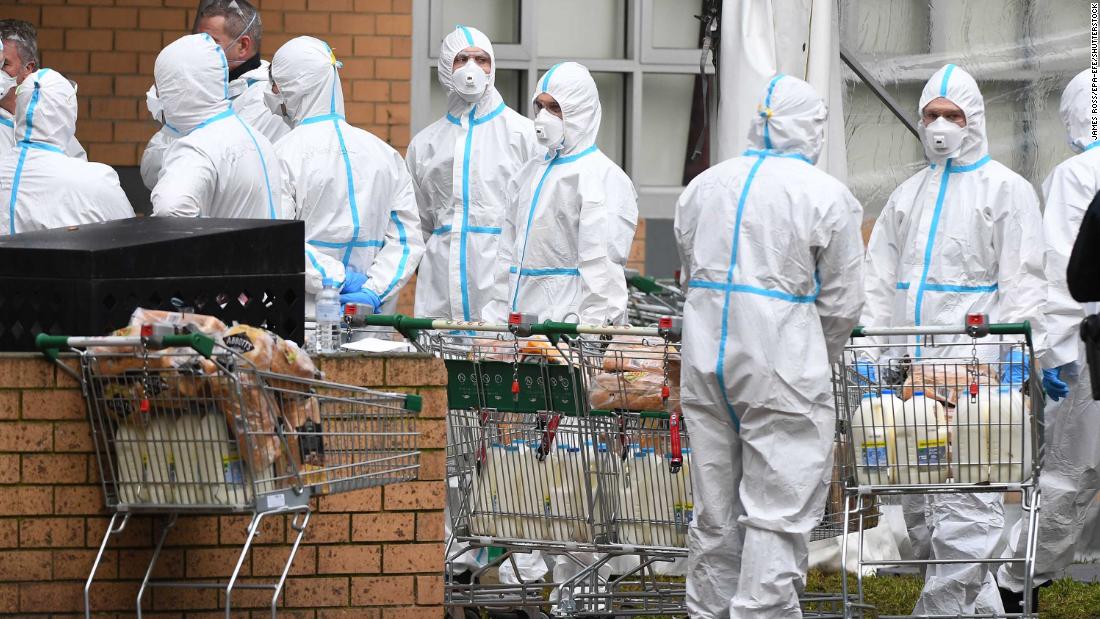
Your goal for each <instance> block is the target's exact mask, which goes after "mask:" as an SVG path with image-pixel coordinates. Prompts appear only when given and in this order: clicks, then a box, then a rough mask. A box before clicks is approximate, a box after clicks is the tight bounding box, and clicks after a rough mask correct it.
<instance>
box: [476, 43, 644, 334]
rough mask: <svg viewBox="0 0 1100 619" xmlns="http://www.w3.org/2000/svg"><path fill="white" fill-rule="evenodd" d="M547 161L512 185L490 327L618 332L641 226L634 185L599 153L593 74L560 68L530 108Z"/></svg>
mask: <svg viewBox="0 0 1100 619" xmlns="http://www.w3.org/2000/svg"><path fill="white" fill-rule="evenodd" d="M532 100H533V102H534V105H535V109H536V110H537V115H536V117H535V132H536V135H537V137H538V140H539V144H541V145H542V146H543V147H544V148H545V154H543V155H540V156H539V157H536V158H535V159H533V160H531V161H529V162H528V163H527V164H526V165H525V166H524V167H523V169H522V170H521V171H520V172H519V173H517V174H516V176H515V177H514V178H513V179H512V182H511V183H510V184H509V188H508V195H510V196H513V198H512V204H511V206H510V208H509V210H508V215H507V218H506V219H505V222H504V225H503V231H502V233H501V239H500V251H499V254H498V256H497V263H496V267H495V277H496V281H495V283H494V288H493V294H492V300H491V301H490V303H489V305H488V306H487V307H486V308H485V310H484V312H483V318H485V319H486V320H488V321H492V322H501V321H504V320H506V319H507V318H508V314H509V313H510V312H523V313H528V314H535V315H537V316H538V318H539V320H569V321H573V322H580V323H582V324H620V323H622V322H624V321H625V319H626V299H627V290H626V277H625V275H624V268H623V267H624V266H625V265H626V261H627V257H628V256H629V254H630V245H631V243H632V242H633V240H634V230H635V228H636V227H637V223H638V202H637V193H636V192H635V191H634V185H633V184H632V183H631V181H630V177H628V176H627V175H626V173H625V172H623V171H622V169H621V168H619V166H617V165H615V163H614V162H613V161H611V159H609V158H608V157H607V155H604V154H603V153H602V152H600V150H599V149H598V148H596V133H597V132H598V131H599V128H600V115H601V111H600V99H599V92H598V91H597V90H596V82H595V81H593V79H592V76H591V75H590V74H589V73H588V69H586V68H585V67H584V66H582V65H580V64H577V63H575V62H563V63H561V64H557V65H554V66H553V67H551V68H550V70H549V71H547V72H546V74H545V75H543V76H542V79H540V80H539V82H538V87H537V88H536V89H535V96H534V97H533V98H532Z"/></svg>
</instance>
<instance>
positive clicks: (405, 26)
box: [376, 15, 412, 36]
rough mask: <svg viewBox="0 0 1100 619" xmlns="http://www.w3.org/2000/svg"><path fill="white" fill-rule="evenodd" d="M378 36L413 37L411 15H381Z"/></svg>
mask: <svg viewBox="0 0 1100 619" xmlns="http://www.w3.org/2000/svg"><path fill="white" fill-rule="evenodd" d="M376 26H377V27H378V34H395V35H398V36H411V35H412V16H411V15H379V16H378V20H377V22H376Z"/></svg>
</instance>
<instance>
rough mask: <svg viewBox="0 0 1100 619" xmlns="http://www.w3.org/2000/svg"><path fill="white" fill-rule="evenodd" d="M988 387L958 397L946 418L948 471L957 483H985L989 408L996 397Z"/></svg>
mask: <svg viewBox="0 0 1100 619" xmlns="http://www.w3.org/2000/svg"><path fill="white" fill-rule="evenodd" d="M994 394H995V392H994V391H992V390H991V389H990V388H989V387H985V386H982V387H979V388H978V389H977V391H975V392H974V393H973V395H972V394H970V393H969V392H962V393H960V394H959V398H958V402H956V404H955V411H954V413H953V414H951V415H949V417H951V422H950V425H949V427H948V439H949V441H950V443H951V462H952V465H951V466H952V472H953V473H954V475H955V481H956V482H957V483H960V484H977V483H981V482H985V481H989V464H990V460H989V439H990V425H989V407H990V403H991V400H992V399H994V398H995V397H996V396H995V395H994Z"/></svg>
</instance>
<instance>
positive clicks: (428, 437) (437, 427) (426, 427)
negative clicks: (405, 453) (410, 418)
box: [416, 419, 447, 449]
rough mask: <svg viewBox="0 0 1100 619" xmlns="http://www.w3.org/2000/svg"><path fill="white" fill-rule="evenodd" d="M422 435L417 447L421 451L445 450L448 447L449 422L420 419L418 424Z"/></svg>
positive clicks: (418, 430)
mask: <svg viewBox="0 0 1100 619" xmlns="http://www.w3.org/2000/svg"><path fill="white" fill-rule="evenodd" d="M416 430H417V432H419V433H420V438H419V439H418V440H417V443H416V444H417V447H419V448H421V449H445V448H446V447H447V422H446V421H445V420H443V419H420V420H419V421H417V423H416Z"/></svg>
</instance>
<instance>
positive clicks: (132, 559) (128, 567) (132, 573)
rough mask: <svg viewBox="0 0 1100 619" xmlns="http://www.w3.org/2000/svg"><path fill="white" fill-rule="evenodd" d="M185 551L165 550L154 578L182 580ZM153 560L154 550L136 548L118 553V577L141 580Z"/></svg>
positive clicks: (155, 569)
mask: <svg viewBox="0 0 1100 619" xmlns="http://www.w3.org/2000/svg"><path fill="white" fill-rule="evenodd" d="M184 552H185V551H184V550H183V549H181V548H163V549H161V551H160V556H159V557H157V564H156V566H155V567H154V568H153V578H174V579H177V580H178V579H182V578H183V575H184V564H185V562H184ZM152 558H153V549H152V548H135V549H132V550H120V551H118V560H119V567H118V577H119V578H121V579H124V580H133V579H135V578H137V579H141V578H144V577H145V570H147V569H149V561H150V560H151V559H152Z"/></svg>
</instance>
